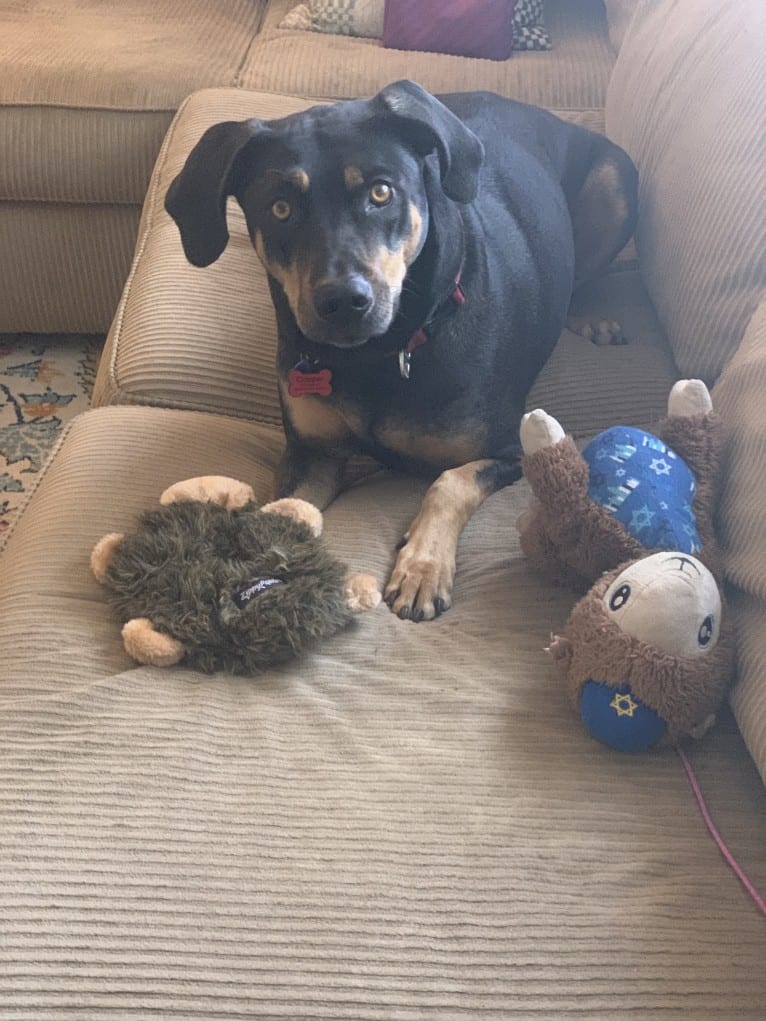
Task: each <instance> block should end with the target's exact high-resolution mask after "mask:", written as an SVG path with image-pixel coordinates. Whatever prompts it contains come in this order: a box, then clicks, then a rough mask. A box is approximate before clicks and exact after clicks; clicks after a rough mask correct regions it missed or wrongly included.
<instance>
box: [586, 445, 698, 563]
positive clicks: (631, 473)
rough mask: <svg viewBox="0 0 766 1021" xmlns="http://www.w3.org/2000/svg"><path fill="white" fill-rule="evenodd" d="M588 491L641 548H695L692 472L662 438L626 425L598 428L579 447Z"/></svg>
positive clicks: (694, 482) (695, 550)
mask: <svg viewBox="0 0 766 1021" xmlns="http://www.w3.org/2000/svg"><path fill="white" fill-rule="evenodd" d="M583 457H584V458H585V461H586V462H587V465H588V470H589V473H590V479H589V482H588V495H589V496H590V497H591V499H592V500H594V501H595V502H596V503H599V504H601V506H602V507H605V508H606V509H607V510H609V511H611V513H612V514H613V515H614V516H615V518H617V520H618V521H620V522H621V523H622V524H623V525H624V526H625V528H626V529H627V531H628V532H629V533H630V534H631V535H632V536H633V538H634V539H636V540H637V541H638V542H640V543H641V545H642V546H644V547H645V548H646V549H672V550H679V551H681V552H682V553H698V552H699V551H700V548H701V543H700V537H699V535H698V533H697V524H696V520H695V516H694V511H693V510H692V501H693V500H694V494H695V491H696V488H697V483H696V480H695V478H694V473H693V472H692V471H691V469H690V468H689V466H688V465H687V464H686V462H685V461H684V460H683V458H681V457H679V456H678V454H676V452H675V451H674V450H672V449H671V448H670V447H669V446H668V445H667V444H666V443H663V442H662V440H660V439H658V437H656V436H652V434H651V433H647V432H644V431H643V429H634V428H632V427H630V426H622V425H618V426H614V427H613V428H611V429H607V430H606V431H605V432H602V433H599V435H598V436H596V437H595V439H593V440H592V441H591V442H590V443H589V444H588V446H587V447H586V448H585V450H584V451H583Z"/></svg>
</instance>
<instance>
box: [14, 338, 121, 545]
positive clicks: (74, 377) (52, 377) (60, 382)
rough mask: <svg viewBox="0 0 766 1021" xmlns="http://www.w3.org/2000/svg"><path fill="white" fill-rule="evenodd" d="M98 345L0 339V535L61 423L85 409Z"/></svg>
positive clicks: (84, 340) (80, 341)
mask: <svg viewBox="0 0 766 1021" xmlns="http://www.w3.org/2000/svg"><path fill="white" fill-rule="evenodd" d="M103 341H104V338H103V337H100V336H91V335H85V336H51V335H41V334H29V333H19V334H4V335H0V532H3V531H5V530H6V529H7V528H9V527H10V525H11V523H12V522H13V520H14V518H15V517H16V515H17V514H18V513H19V511H20V509H21V507H22V506H23V504H24V502H25V500H26V498H27V495H28V494H29V493H30V492H31V491H32V489H33V488H34V484H35V479H36V478H37V475H38V473H39V472H40V470H41V469H42V467H43V466H44V464H45V462H46V460H47V458H48V457H49V455H50V453H51V451H52V450H53V448H54V446H55V444H56V441H57V440H58V437H59V435H60V434H61V431H62V430H63V428H64V426H65V425H66V423H67V422H69V421H70V420H71V419H72V418H74V417H75V415H78V414H80V412H82V411H85V410H86V409H87V408H88V406H89V403H90V396H91V393H92V391H93V382H94V379H95V376H96V368H97V366H98V358H99V355H100V353H101V349H102V346H103Z"/></svg>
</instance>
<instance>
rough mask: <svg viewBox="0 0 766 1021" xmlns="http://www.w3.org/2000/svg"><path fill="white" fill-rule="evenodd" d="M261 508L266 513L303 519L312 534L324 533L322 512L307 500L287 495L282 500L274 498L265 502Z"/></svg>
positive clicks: (295, 519)
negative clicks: (269, 501)
mask: <svg viewBox="0 0 766 1021" xmlns="http://www.w3.org/2000/svg"><path fill="white" fill-rule="evenodd" d="M261 510H262V511H263V512H264V514H281V515H282V516H283V517H285V518H292V519H293V521H301V522H303V524H304V525H308V527H309V528H310V529H311V534H312V535H316V536H319V535H321V534H322V512H321V511H320V510H319V508H318V507H315V506H314V504H313V503H309V502H308V501H307V500H299V499H298V498H297V497H291V496H287V497H285V498H284V499H282V500H273V501H272V502H271V503H267V504H265V505H264V506H263V507H261Z"/></svg>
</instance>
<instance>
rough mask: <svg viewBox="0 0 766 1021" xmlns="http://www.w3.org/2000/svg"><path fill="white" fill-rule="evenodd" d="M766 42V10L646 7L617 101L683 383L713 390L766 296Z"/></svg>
mask: <svg viewBox="0 0 766 1021" xmlns="http://www.w3.org/2000/svg"><path fill="white" fill-rule="evenodd" d="M765 41H766V4H764V3H763V0H737V2H734V3H731V2H726V0H639V2H638V4H637V9H636V13H635V16H634V17H633V19H632V20H631V22H630V24H629V26H628V28H627V31H626V34H625V38H624V40H623V43H622V47H621V49H620V53H619V57H618V59H617V63H616V66H615V70H614V74H613V77H612V80H611V82H610V85H609V90H608V96H607V107H606V127H607V132H608V134H609V135H610V136H611V137H612V138H614V139H615V141H617V142H618V143H619V144H620V145H622V146H623V147H624V148H625V149H627V151H628V152H629V153H630V155H631V156H632V157H633V159H634V161H635V162H636V164H637V166H638V169H639V176H640V212H639V225H638V230H637V234H636V240H637V244H638V249H639V255H640V259H641V267H642V271H643V274H644V278H645V281H646V285H647V288H648V290H649V293H650V295H651V298H652V300H653V302H654V304H655V307H656V309H657V312H658V314H659V316H660V320H661V321H662V324H663V326H664V328H665V329H666V331H667V334H668V338H669V341H670V344H671V347H672V349H673V354H674V356H675V358H676V362H677V364H678V368H679V369H680V371H681V373H683V374H684V375H696V376H702V377H704V378H705V379H707V380H709V381H711V380H713V379H715V378H716V377H717V375H718V374H719V373H720V371H721V369H722V367H723V365H724V363H725V362H726V361H727V359H728V358H729V357H730V356H731V355H732V354H733V353H734V351H735V350H736V349H737V347H738V345H739V342H740V340H741V339H742V336H743V334H744V332H745V328H746V326H747V324H748V321H749V320H750V317H751V316H752V314H753V312H754V310H755V308H756V306H757V305H758V303H759V301H760V300H761V298H763V297H764V295H765V294H766V46H765V45H764V42H765Z"/></svg>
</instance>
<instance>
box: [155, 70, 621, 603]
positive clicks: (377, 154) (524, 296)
mask: <svg viewBox="0 0 766 1021" xmlns="http://www.w3.org/2000/svg"><path fill="white" fill-rule="evenodd" d="M229 195H234V196H235V197H236V199H237V201H238V202H239V204H240V205H241V207H242V209H243V210H244V213H245V216H246V219H247V224H248V228H249V232H250V236H251V238H252V241H253V244H254V246H255V249H256V251H257V252H258V254H259V256H260V258H261V260H262V261H263V263H264V265H265V267H266V270H267V271H268V277H269V283H270V286H271V293H272V298H273V301H274V305H275V308H276V315H277V323H278V331H279V349H278V354H277V369H278V376H279V387H280V394H281V401H282V409H283V417H284V426H285V432H286V436H287V448H286V454H285V457H284V460H283V463H282V467H281V472H280V477H279V480H278V495H279V496H287V495H296V496H300V497H303V498H304V499H307V500H310V501H311V502H313V503H315V504H316V505H317V506H319V507H320V508H324V507H325V506H326V505H327V504H328V503H329V502H330V501H331V500H332V499H333V498H334V497H335V495H336V494H337V492H338V489H339V487H340V484H341V479H342V474H343V466H344V464H345V462H346V460H347V459H348V458H349V456H350V455H351V454H353V453H355V452H359V451H362V452H365V453H367V454H371V455H372V456H373V457H375V458H377V459H378V460H379V461H380V462H382V463H384V464H386V465H390V466H392V467H394V468H397V469H406V470H409V471H416V472H420V473H427V474H429V475H431V476H432V477H435V481H434V482H433V484H432V485H431V487H430V488H429V489H428V491H427V493H426V496H425V498H424V501H423V504H422V507H421V510H420V513H419V514H418V515H417V517H416V518H415V519H414V521H413V522H412V524H411V526H410V528H409V531H408V533H407V535H406V537H405V540H404V543H403V545H402V548H401V550H400V552H399V556H398V559H397V562H396V565H395V567H394V571H393V574H392V576H391V580H390V582H389V585H388V588H387V590H386V598H387V602H388V603H389V605H390V606H391V608H392V609H393V610H394V612H396V613H398V615H399V616H400V617H402V618H410V619H412V620H416V621H419V620H426V619H430V618H432V617H435V616H437V615H438V614H439V613H441V612H442V611H443V610H445V609H446V608H447V607H448V606H449V605H450V601H451V593H452V584H453V577H454V573H455V553H456V548H457V543H458V538H459V535H460V532H461V531H462V529H463V527H464V525H465V524H466V522H467V521H468V519H469V518H470V516H471V514H472V513H473V512H474V511H475V510H476V508H477V507H478V506H479V505H480V504H481V503H482V501H483V500H484V499H486V497H487V496H489V495H490V494H491V493H493V492H495V491H496V490H498V489H499V488H500V487H502V486H505V485H508V484H509V483H511V482H513V481H515V480H516V479H518V478H519V476H520V469H519V456H520V448H519V437H518V428H519V422H520V419H521V415H522V412H523V411H524V402H525V398H526V396H527V393H528V391H529V389H530V386H531V385H532V382H533V381H534V379H535V376H536V375H537V373H538V372H539V370H540V368H541V367H542V365H543V364H544V362H545V361H546V359H547V358H548V356H549V354H550V353H551V351H552V350H553V347H554V345H555V344H556V341H557V339H558V337H559V334H560V332H561V329H562V327H563V325H564V322H565V318H566V312H567V306H568V304H569V300H570V296H571V294H572V290H573V287H574V286H576V285H577V284H578V283H580V282H581V281H583V280H585V279H587V278H589V277H592V276H593V275H595V274H597V273H598V272H600V271H601V270H602V269H603V268H604V267H605V266H606V265H607V264H608V262H609V261H610V260H611V259H612V258H613V257H614V255H615V254H616V253H617V252H618V251H619V250H620V249H621V248H622V246H623V245H624V244H625V242H626V241H627V240H628V238H629V237H630V235H631V233H632V230H633V224H634V219H635V212H636V172H635V169H634V167H633V164H632V163H631V161H630V159H629V158H628V157H627V156H626V154H625V153H624V152H623V151H622V150H621V149H619V148H618V147H617V146H615V145H613V144H612V143H611V142H609V141H608V140H607V139H606V138H604V137H602V136H601V135H598V134H594V133H592V132H590V131H587V130H585V129H584V128H582V127H579V126H575V125H572V124H568V123H565V122H564V121H561V120H559V119H558V118H556V117H554V116H552V115H551V114H549V113H547V112H545V111H543V110H540V109H537V108H535V107H531V106H526V105H523V104H520V103H516V102H513V101H511V100H507V99H502V98H500V97H499V96H495V95H492V94H489V93H465V94H456V95H450V96H442V97H440V98H438V99H437V98H435V97H433V96H431V95H429V94H428V93H427V92H425V91H424V90H423V89H421V88H420V87H419V86H417V85H414V84H413V83H411V82H407V81H404V82H398V83H396V84H394V85H390V86H388V87H387V88H385V89H383V91H382V92H380V93H379V94H378V95H376V96H375V97H373V98H372V99H369V100H351V101H346V102H340V103H335V104H332V105H327V106H317V107H314V108H312V109H310V110H307V111H306V112H304V113H298V114H295V115H292V116H289V117H285V118H284V119H280V120H273V121H259V120H248V121H244V122H227V123H223V124H217V125H215V126H213V127H212V128H210V129H209V130H208V131H207V132H206V133H205V134H204V135H203V137H202V138H201V139H200V141H199V142H198V144H197V145H196V147H195V148H194V150H193V151H192V152H191V154H190V156H189V158H188V160H187V162H186V165H185V166H184V168H183V170H182V171H181V173H180V174H179V176H178V177H177V178H176V180H175V181H174V182H173V184H172V185H171V187H170V190H169V192H168V195H167V200H166V207H167V209H168V212H169V213H170V215H171V216H172V217H173V218H174V220H175V221H176V223H177V224H178V227H179V229H180V232H181V238H182V241H183V246H184V251H185V252H186V255H187V258H188V259H189V260H190V261H191V262H192V263H194V265H196V266H206V265H208V264H210V263H212V262H214V261H215V260H216V259H217V258H218V257H219V256H220V254H221V253H222V252H223V250H224V248H225V247H226V243H227V241H228V231H227V227H226V218H225V206H226V198H227V196H229Z"/></svg>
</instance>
